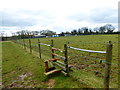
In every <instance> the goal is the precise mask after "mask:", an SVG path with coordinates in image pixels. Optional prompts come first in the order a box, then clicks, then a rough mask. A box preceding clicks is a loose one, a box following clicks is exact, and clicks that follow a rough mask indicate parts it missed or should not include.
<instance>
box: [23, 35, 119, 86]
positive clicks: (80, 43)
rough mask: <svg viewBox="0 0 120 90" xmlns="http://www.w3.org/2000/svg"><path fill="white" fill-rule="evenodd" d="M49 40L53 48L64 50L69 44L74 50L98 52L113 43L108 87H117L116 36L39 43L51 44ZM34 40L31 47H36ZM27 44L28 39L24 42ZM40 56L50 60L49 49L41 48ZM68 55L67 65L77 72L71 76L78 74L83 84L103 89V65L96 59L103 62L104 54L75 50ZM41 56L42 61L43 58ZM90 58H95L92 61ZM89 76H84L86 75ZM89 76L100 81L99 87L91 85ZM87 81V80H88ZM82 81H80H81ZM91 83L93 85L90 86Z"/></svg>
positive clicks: (84, 37)
mask: <svg viewBox="0 0 120 90" xmlns="http://www.w3.org/2000/svg"><path fill="white" fill-rule="evenodd" d="M51 39H53V40H54V47H56V48H60V49H64V44H65V43H67V42H69V43H70V44H68V45H69V46H73V47H76V48H82V49H89V50H98V51H105V50H106V44H107V43H108V41H112V43H113V55H112V58H113V60H112V63H115V64H112V69H111V70H112V71H111V78H110V87H113V88H114V87H117V83H118V78H117V75H118V74H117V73H116V71H117V70H118V67H117V65H116V64H117V63H118V35H117V34H116V35H83V36H70V37H55V38H40V41H41V43H46V44H51V41H50V40H51ZM37 40H38V39H36V38H34V39H31V42H32V44H33V45H37ZM25 42H26V43H28V39H26V40H25ZM41 47H42V56H43V55H44V56H47V58H51V55H50V53H51V50H50V48H49V47H46V46H42V45H41ZM33 50H35V51H38V50H37V47H36V48H33ZM68 55H69V56H70V59H69V64H72V65H74V67H77V68H78V69H79V70H78V71H77V73H76V74H73V77H74V76H75V75H77V74H78V80H79V79H81V78H80V77H81V75H83V78H84V79H85V80H83V81H86V80H87V81H88V82H86V83H85V82H84V83H85V84H87V85H88V86H90V87H103V77H104V63H102V64H99V61H98V60H97V59H102V60H105V55H104V54H94V53H93V54H90V53H86V52H80V51H75V50H70V49H68ZM44 56H43V59H44V58H45V57H44ZM92 58H95V59H94V60H93V59H92ZM80 71H83V72H84V74H81V75H80ZM95 71H98V72H99V74H98V75H95V73H94V72H95ZM85 73H87V74H89V75H88V76H86V74H85ZM89 76H93V77H94V79H95V80H96V82H99V81H101V80H102V81H101V82H100V83H101V86H98V84H97V83H93V82H94V81H95V80H92V79H91V78H89ZM88 79H89V80H88ZM81 80H82V79H81ZM90 83H93V84H90Z"/></svg>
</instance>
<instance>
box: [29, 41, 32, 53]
mask: <svg viewBox="0 0 120 90" xmlns="http://www.w3.org/2000/svg"><path fill="white" fill-rule="evenodd" d="M29 45H30V53H32V47H31V40H30V39H29Z"/></svg>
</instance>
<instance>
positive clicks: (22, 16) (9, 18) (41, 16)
mask: <svg viewBox="0 0 120 90" xmlns="http://www.w3.org/2000/svg"><path fill="white" fill-rule="evenodd" d="M0 13H2V15H1V17H2V19H0V22H2V24H1V26H19V27H20V26H34V25H36V24H38V23H39V24H42V25H45V24H49V23H51V21H52V19H53V17H52V16H51V15H50V14H49V13H48V12H45V11H43V10H39V11H32V10H18V11H14V10H7V11H6V10H1V11H0Z"/></svg>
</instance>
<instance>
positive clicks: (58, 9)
mask: <svg viewBox="0 0 120 90" xmlns="http://www.w3.org/2000/svg"><path fill="white" fill-rule="evenodd" d="M118 1H119V0H1V3H0V32H4V33H6V35H8V36H10V35H11V33H14V32H17V31H20V30H28V31H40V30H45V29H49V30H52V31H55V32H57V33H60V32H66V31H72V30H73V29H78V28H81V27H89V28H95V27H100V26H103V25H105V24H108V23H109V24H112V25H113V26H114V27H115V28H116V31H117V29H118Z"/></svg>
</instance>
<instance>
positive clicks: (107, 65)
mask: <svg viewBox="0 0 120 90" xmlns="http://www.w3.org/2000/svg"><path fill="white" fill-rule="evenodd" d="M19 43H20V41H19ZM20 44H22V45H23V47H24V49H26V46H27V45H26V44H25V40H23V43H20ZM41 45H44V46H47V47H51V53H52V54H51V55H52V58H53V59H54V58H55V56H56V57H59V58H60V59H63V60H64V63H61V62H59V61H57V63H59V64H61V65H63V66H65V68H66V69H65V70H64V71H65V73H67V75H68V76H69V68H68V61H69V60H68V50H67V49H68V48H69V49H74V50H77V51H83V52H89V53H100V54H105V55H106V61H105V72H104V88H105V89H108V88H109V81H110V71H111V62H112V46H113V45H112V42H111V41H109V43H108V44H107V45H106V51H94V50H86V49H79V48H75V47H72V46H68V45H67V44H64V50H63V51H62V50H60V49H57V48H54V42H53V40H51V45H50V44H44V43H41V42H40V40H39V39H38V50H39V58H40V59H41V58H42V51H41V48H42V46H41ZM31 46H32V45H31V40H30V39H29V48H30V53H32V48H31ZM55 51H60V52H64V56H65V57H63V56H61V55H58V54H55ZM62 68H63V67H62Z"/></svg>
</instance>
